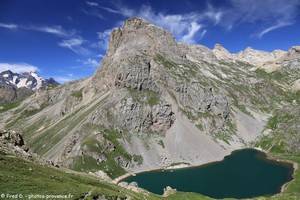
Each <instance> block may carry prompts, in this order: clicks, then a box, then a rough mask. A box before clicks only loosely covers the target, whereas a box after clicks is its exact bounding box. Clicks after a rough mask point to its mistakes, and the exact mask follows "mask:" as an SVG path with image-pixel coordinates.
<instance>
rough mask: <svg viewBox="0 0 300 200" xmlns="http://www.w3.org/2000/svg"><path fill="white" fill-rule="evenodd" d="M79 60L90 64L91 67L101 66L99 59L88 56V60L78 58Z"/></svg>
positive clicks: (87, 64)
mask: <svg viewBox="0 0 300 200" xmlns="http://www.w3.org/2000/svg"><path fill="white" fill-rule="evenodd" d="M77 61H78V62H81V63H82V64H84V65H86V66H89V67H98V66H99V61H97V60H96V59H93V58H88V59H86V60H80V59H79V60H77Z"/></svg>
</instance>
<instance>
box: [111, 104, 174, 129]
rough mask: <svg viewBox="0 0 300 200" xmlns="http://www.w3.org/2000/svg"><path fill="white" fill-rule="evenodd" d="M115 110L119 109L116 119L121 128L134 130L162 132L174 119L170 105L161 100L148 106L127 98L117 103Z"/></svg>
mask: <svg viewBox="0 0 300 200" xmlns="http://www.w3.org/2000/svg"><path fill="white" fill-rule="evenodd" d="M117 110H118V111H120V112H119V115H118V116H117V121H118V122H119V123H118V124H119V125H120V126H121V128H124V129H126V130H129V131H134V132H141V131H144V132H148V131H153V132H164V131H166V130H167V129H169V128H170V127H171V125H172V124H173V122H174V120H175V115H174V113H173V112H172V109H171V105H170V104H167V103H163V102H161V103H160V104H158V105H154V106H149V105H143V104H141V103H140V102H136V101H134V100H133V98H127V99H123V100H122V101H121V102H120V104H118V105H117Z"/></svg>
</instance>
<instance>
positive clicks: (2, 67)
mask: <svg viewBox="0 0 300 200" xmlns="http://www.w3.org/2000/svg"><path fill="white" fill-rule="evenodd" d="M6 70H10V71H12V72H15V73H23V72H33V71H39V68H38V67H36V66H34V65H30V64H27V63H0V71H6Z"/></svg>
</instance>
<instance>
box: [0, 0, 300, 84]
mask: <svg viewBox="0 0 300 200" xmlns="http://www.w3.org/2000/svg"><path fill="white" fill-rule="evenodd" d="M132 16H140V17H143V18H145V19H147V20H148V21H150V22H152V23H154V24H156V25H158V26H162V27H164V28H165V29H167V30H169V31H170V32H172V33H173V34H174V36H175V37H176V39H177V40H178V41H182V42H186V43H191V44H203V45H206V46H208V47H210V48H213V46H214V45H215V43H221V44H222V45H223V46H224V47H226V48H227V49H228V50H229V51H231V52H237V51H240V50H242V49H244V48H246V47H248V46H250V47H253V48H256V49H261V50H267V51H271V50H274V49H283V50H287V49H288V48H289V47H290V46H293V45H299V44H300V0H263V1H262V0H226V1H221V0H215V1H214V0H207V1H206V0H203V1H199V0H187V1H173V0H153V1H152V0H148V1H141V0H112V1H106V0H88V1H85V0H80V1H79V0H43V1H41V0H27V1H20V0H1V1H0V45H1V48H0V70H3V69H12V70H14V71H17V72H22V71H28V70H37V71H38V72H39V73H40V74H41V75H42V76H44V77H54V78H55V79H57V80H58V81H60V82H65V81H70V80H74V79H79V78H82V77H87V76H90V75H91V74H93V73H94V72H95V70H96V69H97V67H98V66H99V62H100V60H101V58H102V56H103V55H104V54H105V50H106V46H107V40H108V37H109V33H110V32H111V30H112V29H113V28H115V27H118V26H120V25H121V24H122V22H123V21H124V20H125V19H127V18H129V17H132Z"/></svg>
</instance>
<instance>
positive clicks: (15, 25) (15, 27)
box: [0, 23, 18, 30]
mask: <svg viewBox="0 0 300 200" xmlns="http://www.w3.org/2000/svg"><path fill="white" fill-rule="evenodd" d="M0 27H1V28H6V29H10V30H13V29H18V25H17V24H6V23H0Z"/></svg>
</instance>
